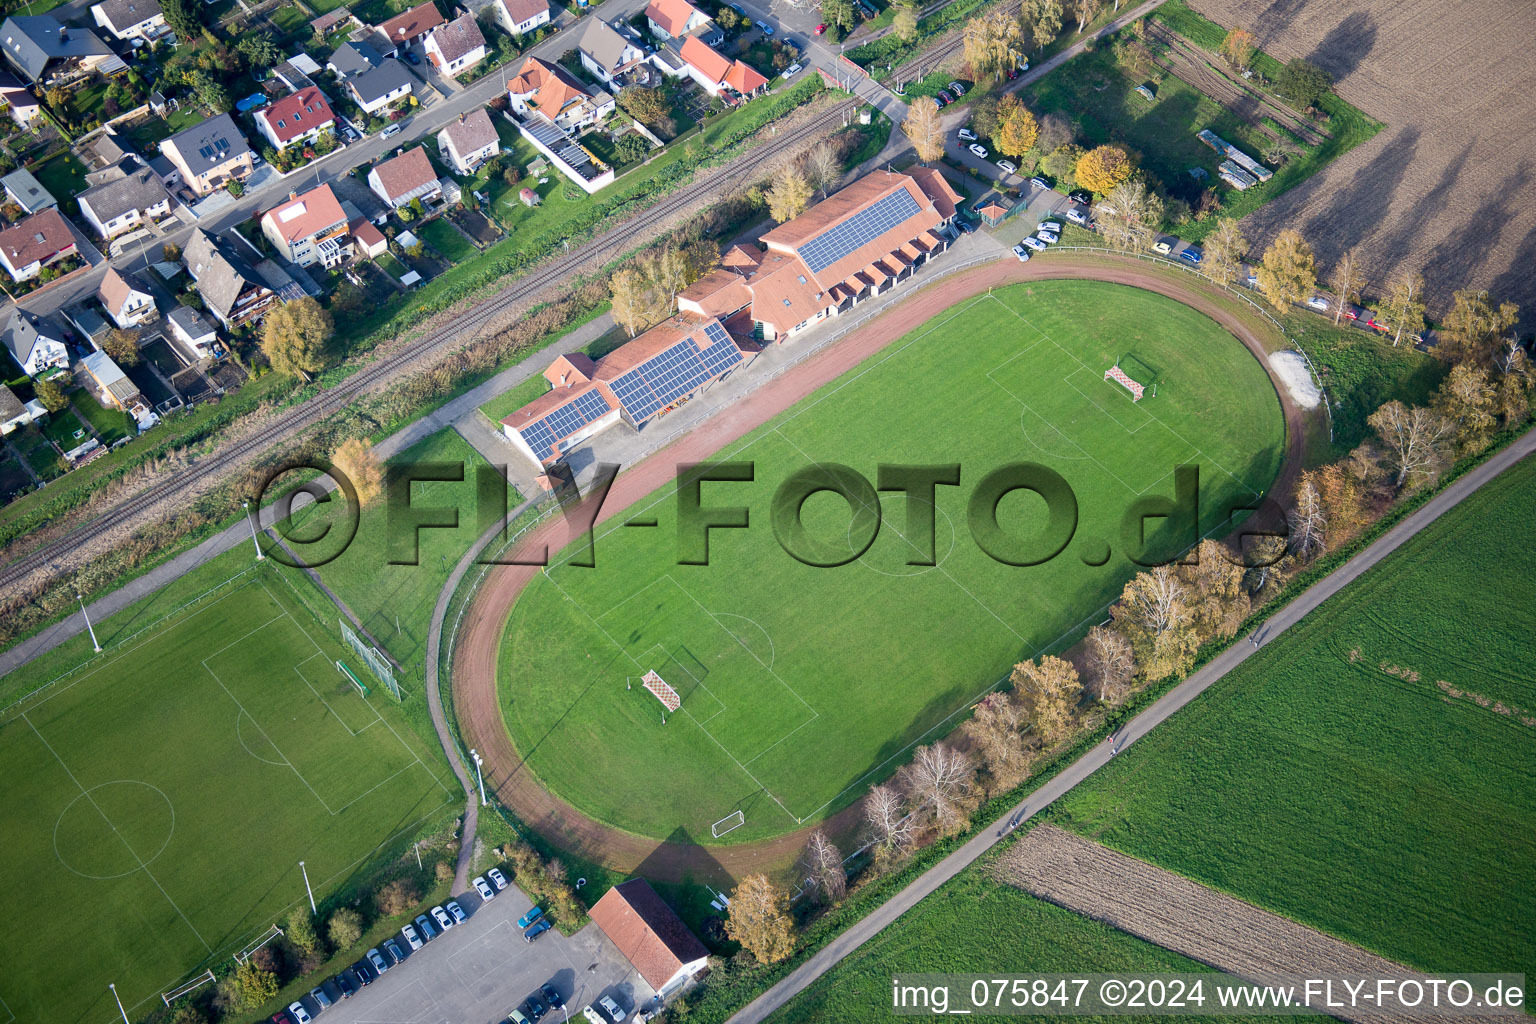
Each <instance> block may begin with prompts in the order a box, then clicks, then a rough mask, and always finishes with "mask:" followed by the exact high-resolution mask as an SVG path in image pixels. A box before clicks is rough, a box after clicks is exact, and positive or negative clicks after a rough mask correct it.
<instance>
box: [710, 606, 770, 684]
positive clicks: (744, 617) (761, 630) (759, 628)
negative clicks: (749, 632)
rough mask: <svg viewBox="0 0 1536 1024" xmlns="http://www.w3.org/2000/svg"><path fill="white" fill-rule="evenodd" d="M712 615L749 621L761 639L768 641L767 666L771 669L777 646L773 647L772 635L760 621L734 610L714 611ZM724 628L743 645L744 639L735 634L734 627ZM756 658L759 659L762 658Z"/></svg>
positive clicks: (723, 624)
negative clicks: (761, 635) (760, 635)
mask: <svg viewBox="0 0 1536 1024" xmlns="http://www.w3.org/2000/svg"><path fill="white" fill-rule="evenodd" d="M714 616H715V618H717V619H718V618H720V617H721V616H724V617H725V618H727V619H740V620H741V621H743V622H750V623H752V625H754V626H756V627H757V631H758V632H759V633H761V634H763V639H764V640H767V641H768V668H769V670H772V669H773V663H774V662H775V661H777V660H778V654H777V648H775V647H774V645H773V635H772V634H771V633H769V632H768V631H767V630H766V629H764V628H763V627H762V624H761V623H759V622H758V621H757V620H756V619H754V618H752V617H751V616H750V615H740V614H738V613H736V612H715V613H714ZM720 625H722V626H725V623H723V622H722V623H721V624H720ZM725 628H726V632H728V633H730V634H731V636H735V637H736V642H737V643H739V644H742V645H743V646H745V644H746V641H744V640H742V638H741V637H739V636H736V631H735V630H734V629H731V628H730V627H729V626H726V627H725ZM758 660H759V661H761V660H762V659H758Z"/></svg>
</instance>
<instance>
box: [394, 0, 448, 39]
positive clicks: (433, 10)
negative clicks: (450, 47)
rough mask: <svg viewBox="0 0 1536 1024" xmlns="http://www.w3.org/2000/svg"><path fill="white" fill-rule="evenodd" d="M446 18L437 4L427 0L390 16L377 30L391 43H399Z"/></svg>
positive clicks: (431, 28)
mask: <svg viewBox="0 0 1536 1024" xmlns="http://www.w3.org/2000/svg"><path fill="white" fill-rule="evenodd" d="M447 20H448V19H446V18H444V17H443V16H442V14H441V13H440V12H439V11H438V9H437V5H436V4H435V3H433V2H432V0H427V2H426V3H424V4H422V5H421V6H420V7H412V8H411V9H410V10H408V11H406V12H405V13H404V14H397V15H395V16H394V17H393V18H390V19H389V20H388V21H386V22H385V23H384V24H382V25H380V26H379V31H380V32H382V33H384V36H385V38H387V39H388V40H389V41H390V42H391V43H401V42H404V41H405V40H407V39H415V38H416V37H417V36H419V35H425V34H426V33H428V32H430V31H432V30H433V29H434V28H437V26H439V25H441V24H443V23H444V22H446V21H447Z"/></svg>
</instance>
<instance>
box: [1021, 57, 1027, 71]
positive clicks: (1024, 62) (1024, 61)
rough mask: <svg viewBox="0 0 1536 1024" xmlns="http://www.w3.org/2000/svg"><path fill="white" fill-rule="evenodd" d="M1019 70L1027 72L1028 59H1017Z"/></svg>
mask: <svg viewBox="0 0 1536 1024" xmlns="http://www.w3.org/2000/svg"><path fill="white" fill-rule="evenodd" d="M1019 70H1020V71H1028V70H1029V58H1028V57H1020V58H1019Z"/></svg>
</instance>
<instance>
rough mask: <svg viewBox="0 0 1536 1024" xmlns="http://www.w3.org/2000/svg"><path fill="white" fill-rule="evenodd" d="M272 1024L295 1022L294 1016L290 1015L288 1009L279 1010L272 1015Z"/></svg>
mask: <svg viewBox="0 0 1536 1024" xmlns="http://www.w3.org/2000/svg"><path fill="white" fill-rule="evenodd" d="M272 1024H293V1018H292V1017H290V1016H289V1015H288V1011H287V1010H278V1011H277V1012H276V1013H274V1014H273V1015H272Z"/></svg>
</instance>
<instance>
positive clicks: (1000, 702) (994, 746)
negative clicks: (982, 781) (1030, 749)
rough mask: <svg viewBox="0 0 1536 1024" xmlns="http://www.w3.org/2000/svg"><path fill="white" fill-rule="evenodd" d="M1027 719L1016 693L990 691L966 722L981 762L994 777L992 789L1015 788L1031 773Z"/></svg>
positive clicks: (969, 735)
mask: <svg viewBox="0 0 1536 1024" xmlns="http://www.w3.org/2000/svg"><path fill="white" fill-rule="evenodd" d="M1024 722H1025V709H1024V707H1023V706H1022V705H1021V704H1020V703H1019V701H1018V700H1016V699H1015V698H1014V696H1013V695H1012V694H1007V693H989V694H987V695H986V696H985V697H983V698H982V699H981V700H980V701H979V702H978V703H977V705H976V712H975V714H973V715H972V716H971V720H970V721H969V722H967V723H966V724H965V734H966V736H967V738H969V739H970V741H971V748H972V749H973V750H975V751H976V752H977V753H979V754H980V755H981V763H982V765H983V766H984V767H985V768H986V770H987V774H988V775H990V776H991V777H992V781H991V783H990V786H989V789H990V791H991V792H994V793H997V792H1002V791H1004V790H1009V789H1012V788H1013V787H1014V786H1017V785H1018V784H1019V783H1021V782H1023V781H1024V779H1025V778H1027V777H1028V775H1029V767H1028V759H1027V757H1026V756H1025V751H1024V736H1023V734H1022V732H1021V730H1022V729H1023V728H1024Z"/></svg>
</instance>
